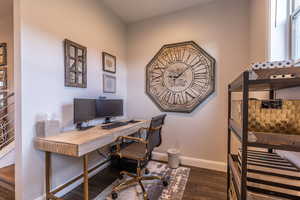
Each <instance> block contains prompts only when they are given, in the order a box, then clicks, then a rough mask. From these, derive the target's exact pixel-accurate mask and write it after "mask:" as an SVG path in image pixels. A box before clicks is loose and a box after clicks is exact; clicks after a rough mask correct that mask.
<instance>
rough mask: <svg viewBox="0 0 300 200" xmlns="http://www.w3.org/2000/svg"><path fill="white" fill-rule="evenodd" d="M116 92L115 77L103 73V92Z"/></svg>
mask: <svg viewBox="0 0 300 200" xmlns="http://www.w3.org/2000/svg"><path fill="white" fill-rule="evenodd" d="M116 92H117V79H116V77H115V76H111V75H108V74H103V93H111V94H115V93H116Z"/></svg>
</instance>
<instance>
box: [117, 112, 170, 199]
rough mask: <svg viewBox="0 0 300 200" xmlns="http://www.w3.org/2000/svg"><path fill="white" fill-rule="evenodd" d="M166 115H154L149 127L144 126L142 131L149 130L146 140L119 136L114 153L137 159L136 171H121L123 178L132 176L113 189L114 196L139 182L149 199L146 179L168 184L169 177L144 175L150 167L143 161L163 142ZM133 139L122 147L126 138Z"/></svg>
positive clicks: (121, 156)
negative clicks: (144, 183)
mask: <svg viewBox="0 0 300 200" xmlns="http://www.w3.org/2000/svg"><path fill="white" fill-rule="evenodd" d="M165 118H166V115H159V116H156V117H153V118H152V120H151V123H150V127H149V128H142V129H140V131H144V130H146V131H147V135H146V140H144V139H142V138H136V137H130V136H121V137H119V138H118V142H117V151H116V152H115V153H114V154H115V155H117V156H119V157H120V158H127V159H132V160H135V161H137V168H136V173H135V174H133V173H129V172H127V171H122V172H121V173H120V175H121V176H120V177H121V178H122V177H123V176H124V175H127V176H129V177H131V179H129V180H127V181H124V182H121V183H120V184H119V185H117V186H115V187H114V188H113V190H112V198H113V199H117V198H118V192H119V191H121V190H124V189H126V188H128V187H130V186H133V185H136V184H139V185H140V186H141V188H142V191H143V196H144V199H145V200H147V199H148V194H147V192H146V190H145V187H144V185H143V183H142V181H146V180H155V179H158V180H161V181H162V183H163V185H164V186H167V185H168V182H167V179H166V178H165V177H159V176H144V174H149V170H148V169H146V168H145V169H144V170H143V169H142V167H141V162H143V161H145V160H146V159H148V158H149V157H151V156H150V155H151V153H152V151H153V149H154V148H155V147H158V146H159V145H160V144H161V130H162V126H163V125H164V122H165ZM125 139H126V140H132V141H134V143H132V144H130V145H128V146H126V147H125V148H123V149H121V145H120V144H121V143H122V142H124V140H125Z"/></svg>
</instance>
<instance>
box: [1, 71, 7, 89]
mask: <svg viewBox="0 0 300 200" xmlns="http://www.w3.org/2000/svg"><path fill="white" fill-rule="evenodd" d="M0 90H7V68H0Z"/></svg>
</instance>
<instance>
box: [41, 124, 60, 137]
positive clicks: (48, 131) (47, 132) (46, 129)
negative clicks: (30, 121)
mask: <svg viewBox="0 0 300 200" xmlns="http://www.w3.org/2000/svg"><path fill="white" fill-rule="evenodd" d="M59 133H60V130H59V121H58V120H44V121H38V122H37V123H36V136H37V137H41V138H44V137H48V136H54V135H57V134H59Z"/></svg>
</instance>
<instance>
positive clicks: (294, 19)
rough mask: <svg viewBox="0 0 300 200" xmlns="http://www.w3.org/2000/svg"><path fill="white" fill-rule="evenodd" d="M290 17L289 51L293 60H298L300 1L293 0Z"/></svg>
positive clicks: (299, 49) (299, 53) (299, 58)
mask: <svg viewBox="0 0 300 200" xmlns="http://www.w3.org/2000/svg"><path fill="white" fill-rule="evenodd" d="M292 7H293V8H292V16H291V42H292V45H291V51H292V58H293V59H294V60H300V0H294V1H293V4H292Z"/></svg>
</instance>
